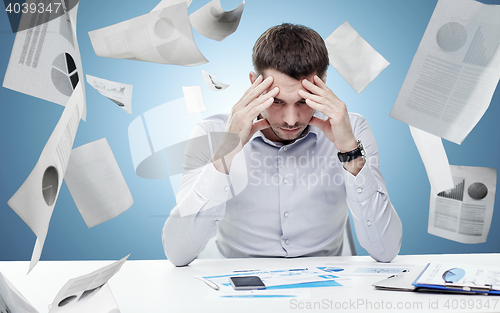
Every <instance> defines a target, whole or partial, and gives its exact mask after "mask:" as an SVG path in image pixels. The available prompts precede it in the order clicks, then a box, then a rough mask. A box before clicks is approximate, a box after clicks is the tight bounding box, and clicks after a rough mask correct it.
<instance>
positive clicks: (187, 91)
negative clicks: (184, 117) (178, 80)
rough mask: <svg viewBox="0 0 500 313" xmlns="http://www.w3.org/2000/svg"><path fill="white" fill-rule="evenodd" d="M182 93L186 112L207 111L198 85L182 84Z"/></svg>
mask: <svg viewBox="0 0 500 313" xmlns="http://www.w3.org/2000/svg"><path fill="white" fill-rule="evenodd" d="M182 93H183V94H184V100H185V101H186V107H187V112H188V113H189V114H191V113H201V112H206V111H207V108H206V107H205V101H203V94H202V93H201V87H200V86H182Z"/></svg>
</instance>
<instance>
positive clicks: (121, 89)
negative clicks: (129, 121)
mask: <svg viewBox="0 0 500 313" xmlns="http://www.w3.org/2000/svg"><path fill="white" fill-rule="evenodd" d="M86 76H87V83H89V84H90V85H91V86H92V87H94V89H95V90H97V91H99V93H100V94H101V95H103V96H105V97H106V98H108V99H109V100H111V101H113V102H114V103H116V104H118V106H120V107H121V108H122V109H124V110H125V112H127V113H128V114H132V90H133V88H134V86H132V85H129V84H124V83H117V82H112V81H110V80H107V79H102V78H98V77H94V76H91V75H86Z"/></svg>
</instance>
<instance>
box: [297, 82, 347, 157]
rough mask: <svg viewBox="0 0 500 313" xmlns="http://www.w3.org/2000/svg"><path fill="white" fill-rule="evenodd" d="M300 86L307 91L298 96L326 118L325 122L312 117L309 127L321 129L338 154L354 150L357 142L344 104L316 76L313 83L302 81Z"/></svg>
mask: <svg viewBox="0 0 500 313" xmlns="http://www.w3.org/2000/svg"><path fill="white" fill-rule="evenodd" d="M302 86H304V88H305V89H306V90H307V91H309V92H307V91H303V90H299V95H300V96H301V97H303V98H304V99H305V100H306V104H307V105H309V106H310V107H311V108H313V109H315V110H316V111H319V112H321V113H323V114H325V115H326V116H327V119H326V120H322V119H320V118H317V117H315V116H313V117H312V118H311V120H310V121H309V125H312V126H316V127H318V128H319V129H321V131H322V132H323V133H324V134H325V135H326V137H327V138H328V139H330V141H332V142H333V144H334V145H335V147H336V148H337V149H338V150H339V151H340V152H347V151H351V150H354V149H356V147H357V141H356V138H355V137H354V134H353V132H352V127H351V121H350V119H349V113H348V112H347V107H346V105H345V103H344V102H342V101H340V99H339V98H337V96H336V95H335V94H334V93H333V91H331V90H330V88H328V87H327V86H326V84H325V82H323V80H321V78H319V77H318V76H317V75H314V82H311V81H309V80H307V79H303V80H302Z"/></svg>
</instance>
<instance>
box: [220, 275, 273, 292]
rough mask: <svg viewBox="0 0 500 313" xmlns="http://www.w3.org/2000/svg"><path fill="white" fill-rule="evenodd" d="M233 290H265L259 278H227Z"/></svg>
mask: <svg viewBox="0 0 500 313" xmlns="http://www.w3.org/2000/svg"><path fill="white" fill-rule="evenodd" d="M229 280H230V281H231V285H232V286H233V288H234V290H251V289H265V288H266V285H264V283H263V282H262V280H261V279H260V277H259V276H233V277H229Z"/></svg>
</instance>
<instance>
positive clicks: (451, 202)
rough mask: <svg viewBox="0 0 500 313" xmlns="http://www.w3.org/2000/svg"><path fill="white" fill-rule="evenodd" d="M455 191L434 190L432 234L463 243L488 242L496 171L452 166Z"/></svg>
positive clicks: (432, 199)
mask: <svg viewBox="0 0 500 313" xmlns="http://www.w3.org/2000/svg"><path fill="white" fill-rule="evenodd" d="M451 173H452V175H453V183H454V185H455V186H454V187H453V188H452V189H449V190H445V191H442V192H439V193H437V192H435V191H434V190H432V189H431V201H430V208H429V226H428V230H427V231H428V232H429V234H432V235H436V236H439V237H443V238H446V239H450V240H454V241H458V242H461V243H481V242H486V239H487V238H488V232H489V231H490V226H491V220H492V217H493V208H494V205H495V192H496V187H497V172H496V169H494V168H487V167H471V166H453V165H452V166H451Z"/></svg>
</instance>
